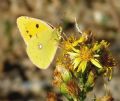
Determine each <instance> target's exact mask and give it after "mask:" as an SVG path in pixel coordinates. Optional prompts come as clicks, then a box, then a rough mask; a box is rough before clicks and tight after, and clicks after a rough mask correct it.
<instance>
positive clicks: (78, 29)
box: [75, 17, 82, 34]
mask: <svg viewBox="0 0 120 101" xmlns="http://www.w3.org/2000/svg"><path fill="white" fill-rule="evenodd" d="M75 27H76V29H77V31H78V32H79V33H80V34H82V31H81V30H80V28H79V25H78V23H77V20H76V17H75Z"/></svg>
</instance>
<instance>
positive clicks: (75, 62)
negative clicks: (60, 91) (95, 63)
mask: <svg viewBox="0 0 120 101" xmlns="http://www.w3.org/2000/svg"><path fill="white" fill-rule="evenodd" d="M80 61H81V60H80V58H76V59H75V60H74V62H73V65H74V69H76V67H77V66H78V65H79V63H80Z"/></svg>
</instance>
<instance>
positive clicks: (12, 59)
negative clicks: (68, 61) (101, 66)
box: [0, 0, 120, 101]
mask: <svg viewBox="0 0 120 101" xmlns="http://www.w3.org/2000/svg"><path fill="white" fill-rule="evenodd" d="M21 15H26V16H30V17H35V18H39V19H42V20H45V21H47V22H49V23H51V24H52V25H53V26H62V28H63V30H64V32H65V33H66V34H67V35H70V34H73V33H76V32H77V31H76V29H75V26H74V25H75V18H77V22H78V24H79V27H80V28H81V30H82V31H84V30H87V29H91V30H92V32H93V33H94V35H95V37H96V39H97V40H102V39H105V40H107V41H108V42H110V44H111V46H110V50H111V52H112V53H113V55H114V57H115V59H116V61H117V63H118V64H117V66H116V67H115V70H114V76H113V79H112V81H110V82H109V84H108V87H109V88H110V91H111V93H112V95H113V97H114V99H115V101H120V70H119V65H120V0H0V101H45V100H46V96H47V93H48V92H49V91H53V90H54V88H53V86H52V78H53V77H52V74H53V70H54V69H53V68H54V64H53V65H52V66H51V67H50V68H48V69H47V70H40V69H38V68H37V67H35V66H34V65H33V64H32V63H31V61H30V60H29V58H28V56H27V54H26V52H25V47H26V46H25V43H24V41H23V39H22V37H21V36H20V32H19V31H18V28H17V25H16V18H17V17H19V16H21ZM94 93H95V94H96V95H97V96H98V97H99V96H102V95H104V94H105V91H104V86H103V82H102V79H101V78H100V79H98V81H97V85H96V87H95V89H94V90H93V92H92V93H90V94H88V99H87V100H86V101H92V97H93V95H94ZM58 95H59V96H61V94H59V93H58ZM63 99H64V98H63ZM64 101H66V100H65V99H64Z"/></svg>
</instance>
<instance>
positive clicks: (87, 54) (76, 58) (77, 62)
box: [68, 44, 102, 73]
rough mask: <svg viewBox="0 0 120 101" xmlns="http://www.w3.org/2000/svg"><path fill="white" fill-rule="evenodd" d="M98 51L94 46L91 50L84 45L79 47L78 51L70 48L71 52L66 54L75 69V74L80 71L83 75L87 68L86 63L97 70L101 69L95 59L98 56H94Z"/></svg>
mask: <svg viewBox="0 0 120 101" xmlns="http://www.w3.org/2000/svg"><path fill="white" fill-rule="evenodd" d="M98 49H100V48H97V45H96V44H95V45H94V46H93V47H92V48H89V47H88V46H85V45H84V46H81V48H80V49H76V48H72V50H73V51H72V52H68V54H69V55H70V58H71V60H72V63H73V66H74V69H76V68H77V72H79V71H82V73H83V72H84V71H85V69H86V67H87V63H88V62H91V63H92V64H93V65H94V66H96V67H97V68H102V65H101V64H100V62H99V60H98V59H97V57H99V54H95V51H96V50H98Z"/></svg>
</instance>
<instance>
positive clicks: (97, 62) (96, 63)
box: [90, 59, 102, 68]
mask: <svg viewBox="0 0 120 101" xmlns="http://www.w3.org/2000/svg"><path fill="white" fill-rule="evenodd" d="M90 61H91V62H92V63H93V65H95V66H96V67H98V68H102V66H101V64H100V63H99V61H98V60H97V59H91V60H90Z"/></svg>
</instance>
